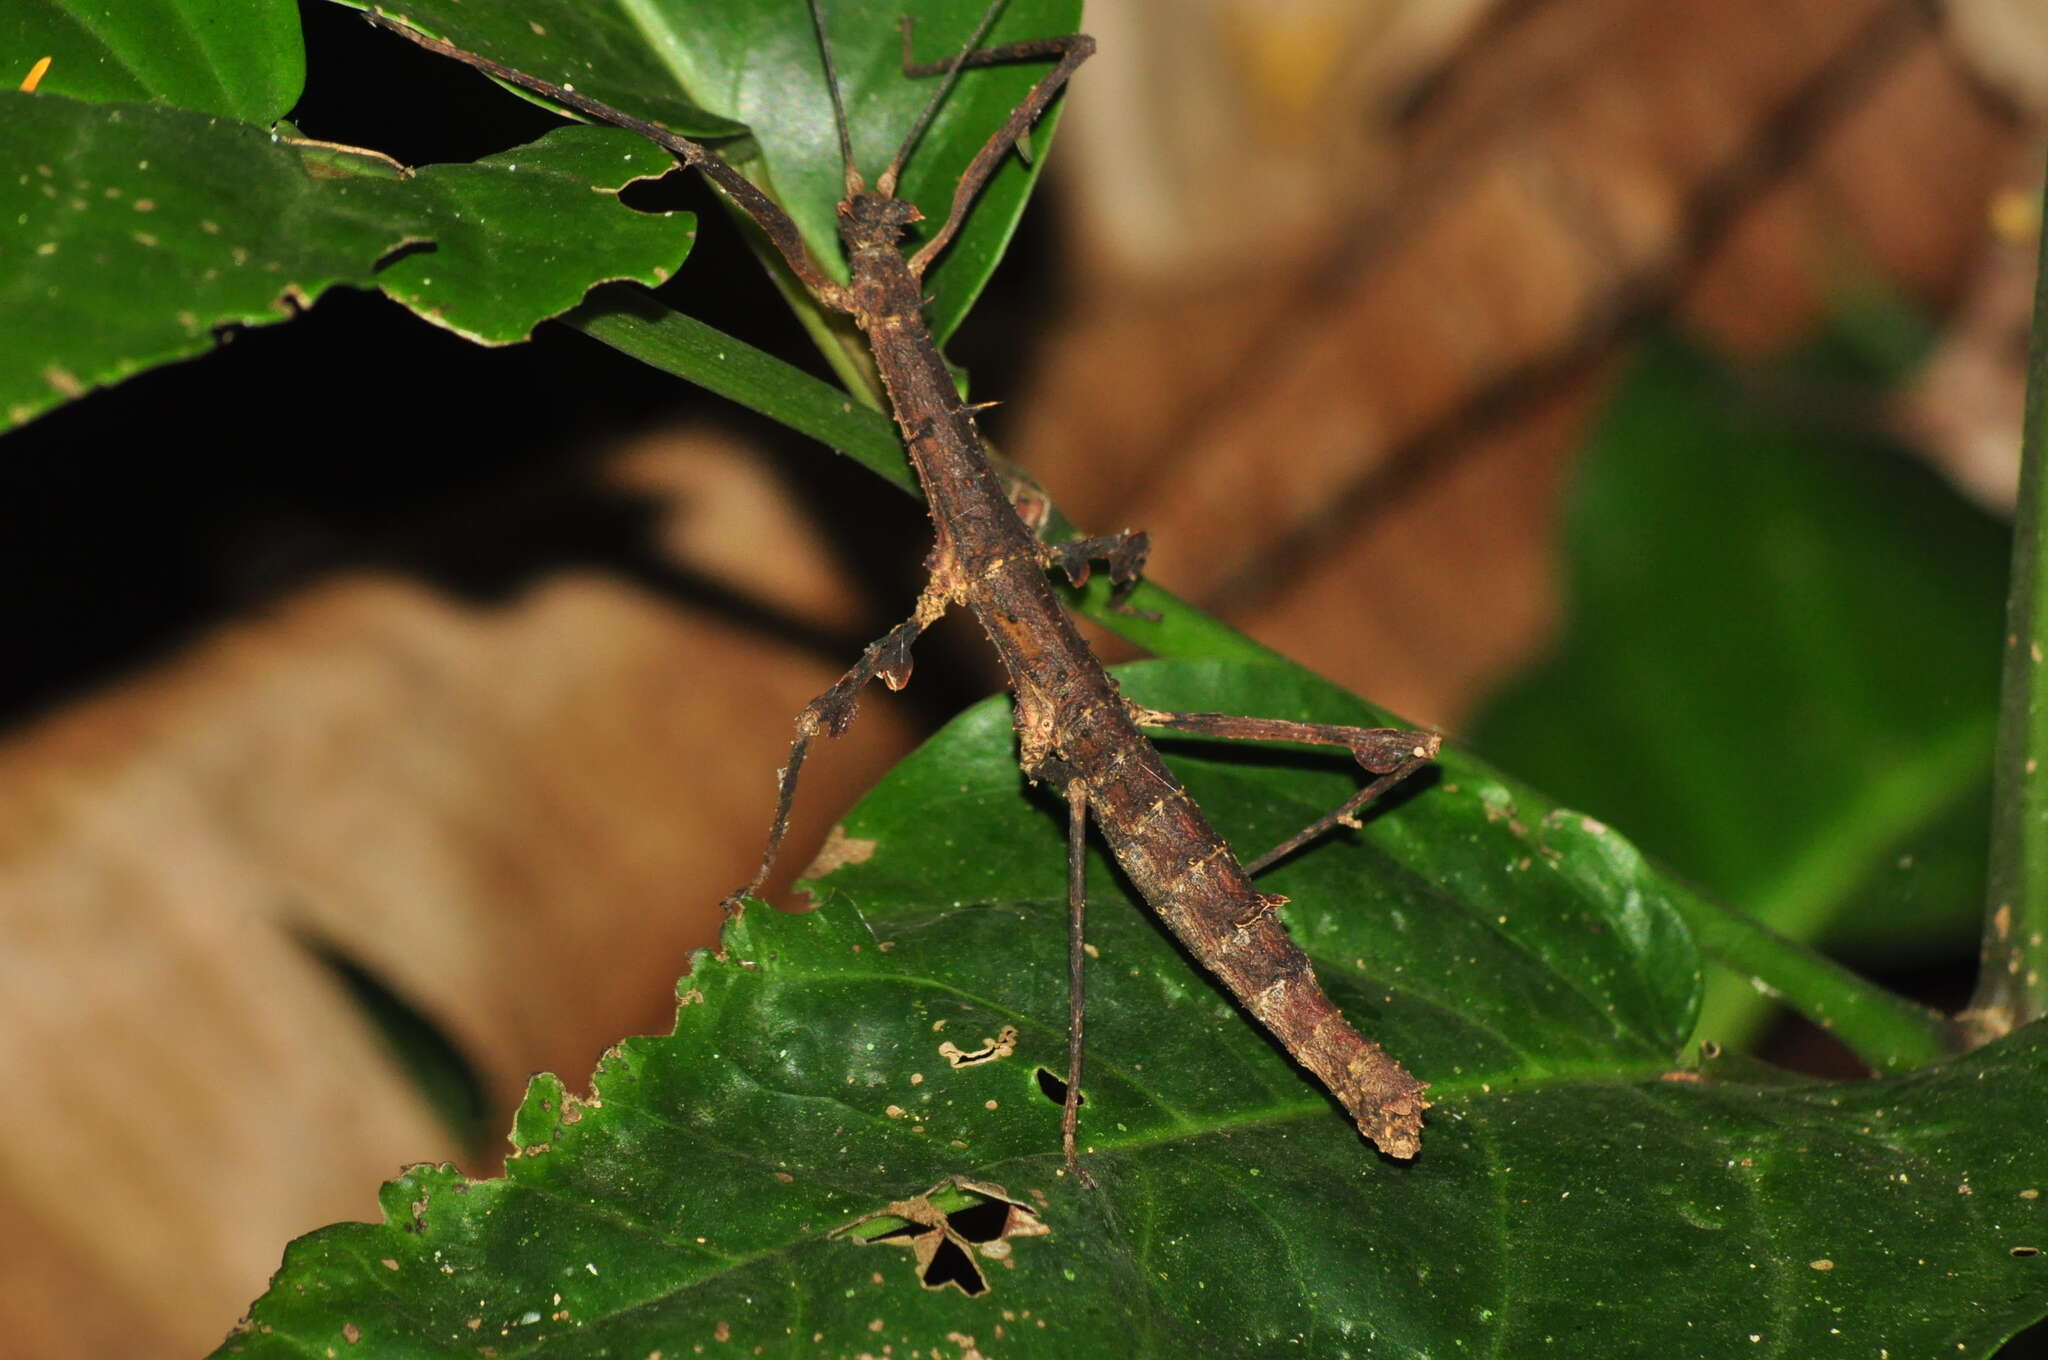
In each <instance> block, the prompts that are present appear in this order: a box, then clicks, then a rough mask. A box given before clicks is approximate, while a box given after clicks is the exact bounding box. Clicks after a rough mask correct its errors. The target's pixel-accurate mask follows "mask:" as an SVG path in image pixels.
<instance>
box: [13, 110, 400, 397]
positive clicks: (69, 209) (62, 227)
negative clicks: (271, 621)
mask: <svg viewBox="0 0 2048 1360" xmlns="http://www.w3.org/2000/svg"><path fill="white" fill-rule="evenodd" d="M0 140H4V143H5V145H6V147H7V149H8V157H9V161H10V169H9V170H8V172H7V174H6V181H7V183H8V185H9V192H8V193H7V194H6V196H5V198H4V200H0V308H4V310H5V314H6V316H7V325H6V327H5V328H4V329H0V415H4V417H5V424H10V425H11V424H19V423H20V422H22V421H24V420H27V419H28V418H30V417H31V416H33V415H34V414H36V413H37V412H38V411H41V410H44V409H46V408H48V407H50V406H54V405H56V404H57V403H58V402H60V401H62V400H65V399H66V398H70V397H75V396H78V395H80V394H81V393H83V392H84V391H85V390H86V389H88V388H91V387H96V386H101V385H103V384H106V383H111V382H115V381H118V380H119V379H121V378H124V377H127V376H128V375H129V374H131V373H135V372H137V371H139V370H141V369H144V368H148V367H150V366H152V365H155V364H160V363H165V362H168V361H170V360H172V359H180V358H184V357H186V356H188V355H192V354H201V353H204V352H205V351H207V350H208V349H210V348H212V346H213V344H214V339H213V335H214V330H215V328H216V327H219V326H223V325H256V324H261V323H263V322H270V321H281V320H284V319H285V318H286V317H289V316H291V315H293V314H294V311H295V310H296V309H297V308H298V307H300V306H303V305H304V304H305V303H307V302H309V301H311V300H312V299H313V298H315V297H317V296H318V295H319V294H320V293H321V292H323V291H324V290H326V289H327V288H330V287H332V286H333V285H335V284H337V283H354V284H358V285H366V284H368V283H370V282H371V281H372V279H373V277H374V274H375V270H376V266H377V262H378V261H379V260H380V259H382V258H383V257H384V256H385V255H387V254H389V253H390V252H391V251H393V250H395V249H397V248H398V247H399V246H401V245H404V244H405V243H407V242H412V241H422V240H425V239H426V237H427V235H428V225H427V223H426V220H425V218H424V216H423V215H422V214H421V213H420V212H419V211H418V210H417V209H416V208H415V207H413V206H412V205H411V204H409V203H408V202H407V201H406V198H407V196H406V195H405V194H403V193H402V192H400V191H399V190H398V186H396V185H395V184H391V183H387V182H384V181H379V180H370V179H357V178H335V179H325V180H319V179H315V178H313V177H312V176H311V175H309V174H308V173H307V172H306V168H305V166H304V164H303V163H302V162H301V161H300V159H299V157H298V155H297V154H296V153H295V152H294V151H293V150H292V148H290V147H288V146H284V145H281V144H279V143H278V142H276V141H275V140H273V138H272V136H271V134H270V133H269V132H267V131H265V130H263V129H261V128H257V127H254V126H251V125H250V124H247V123H238V122H234V121H232V120H229V119H225V118H216V117H213V116H210V115H207V114H203V113H194V112H191V111H189V110H185V109H176V108H168V107H164V106H161V105H151V104H88V103H82V102H80V101H78V100H74V99H67V98H65V97H63V96H61V95H54V94H42V93H38V94H32V95H25V94H17V93H13V92H10V91H0ZM281 224H287V225H281Z"/></svg>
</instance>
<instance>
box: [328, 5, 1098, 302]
mask: <svg viewBox="0 0 2048 1360" xmlns="http://www.w3.org/2000/svg"><path fill="white" fill-rule="evenodd" d="M341 3H344V4H348V5H349V6H350V7H351V8H356V9H361V8H368V6H367V5H365V4H362V3H359V2H358V0H341ZM987 7H988V6H987V3H986V0H826V2H825V5H824V9H825V12H826V22H827V27H828V30H829V33H830V36H831V40H832V48H833V55H834V58H835V62H836V65H837V68H838V72H839V79H840V84H841V86H842V88H843V91H844V94H845V100H846V109H847V116H848V121H849V123H850V125H851V131H852V134H853V146H854V158H855V160H856V161H857V162H858V164H859V166H860V168H861V170H862V171H863V173H865V174H866V176H867V177H868V178H869V179H870V180H872V179H873V178H874V177H875V176H876V175H877V174H879V173H880V172H881V170H882V167H883V166H884V165H886V164H887V163H888V161H889V158H890V157H891V156H892V155H893V154H894V153H895V150H896V146H897V144H898V143H899V142H900V141H901V140H902V139H903V137H904V135H905V134H906V133H907V132H909V130H910V128H911V125H912V124H913V123H914V122H916V120H917V115H918V111H919V110H920V109H921V108H922V107H923V106H924V103H925V101H926V100H927V99H929V98H930V96H931V94H932V92H933V89H934V88H935V85H936V82H935V81H933V80H929V79H918V78H912V77H909V76H906V75H904V74H903V69H902V43H901V38H900V36H899V33H898V28H897V24H898V21H899V20H900V19H902V18H903V17H904V16H906V15H907V16H911V17H913V18H914V19H915V20H916V22H917V27H916V50H917V56H918V59H919V60H920V61H934V60H938V59H940V58H943V57H950V56H951V55H952V54H953V53H954V52H955V51H956V50H957V49H958V47H959V45H960V44H961V43H962V42H963V41H964V40H965V39H966V37H967V35H968V34H969V33H971V32H972V31H973V29H974V25H975V23H976V21H977V20H979V19H980V18H981V15H982V13H983V11H984V10H986V9H987ZM377 8H378V9H380V10H382V11H383V12H385V13H387V14H391V15H393V16H396V17H402V18H404V19H405V20H406V21H408V22H410V23H412V24H414V25H416V26H417V27H418V28H420V29H421V30H422V31H424V32H427V33H430V34H432V35H434V36H435V37H440V38H446V39H447V40H448V41H450V42H453V43H454V44H455V45H456V46H458V47H463V48H467V49H469V50H471V51H475V52H480V53H482V54H484V55H485V56H489V57H492V58H494V59H496V60H498V61H500V62H503V63H504V64H506V65H508V66H511V67H514V68H515V69H518V70H522V71H525V72H527V73H528V74H530V75H535V76H539V77H540V78H542V79H544V80H551V81H553V82H555V83H556V84H562V85H570V86H573V87H574V88H575V89H576V90H578V91H579V92H581V93H584V94H587V95H589V96H591V97H592V98H594V99H598V100H602V101H603V102H605V103H608V104H611V105H613V106H614V107H617V108H620V109H623V110H625V111H626V112H628V113H633V114H637V115H639V116H640V117H643V118H651V119H654V120H656V121H658V122H664V123H666V124H668V125H669V126H670V127H672V128H673V129H674V130H675V131H677V132H681V133H685V134H690V135H702V136H705V137H707V138H713V139H720V140H718V141H717V143H716V144H717V145H718V148H719V150H720V151H721V152H722V153H723V154H724V155H726V156H727V157H728V158H729V159H731V160H733V161H735V162H736V163H738V164H739V165H740V166H741V168H742V170H743V171H744V172H745V173H746V174H747V175H748V176H749V177H750V178H752V179H754V180H755V181H756V182H757V183H759V184H760V185H761V186H762V187H763V188H764V189H766V190H767V191H768V193H769V194H770V195H771V196H772V197H774V198H775V199H776V200H778V201H779V202H780V203H781V204H782V205H783V207H784V209H785V210H786V211H787V212H788V213H789V215H790V216H791V217H792V218H793V219H794V220H795V221H796V224H797V227H798V229H799V230H800V231H801V232H802V234H803V237H804V240H805V243H806V244H807V245H808V246H809V247H810V249H811V253H812V254H813V255H815V256H816V257H817V258H818V259H819V260H821V261H824V262H826V265H827V267H828V268H830V269H833V270H834V271H835V272H839V273H841V274H842V276H843V268H842V266H841V265H840V263H839V261H840V259H841V256H840V249H839V235H838V227H837V221H838V212H837V210H838V204H839V200H840V199H841V198H842V197H844V195H845V192H846V190H845V183H844V179H843V176H842V172H841V167H840V163H839V148H838V143H837V141H836V139H835V137H834V134H833V130H832V115H831V104H830V99H829V97H828V95H827V93H826V89H825V80H824V68H823V66H822V64H821V62H820V60H819V55H818V39H817V35H816V33H815V32H814V31H813V29H812V26H811V18H810V13H809V11H808V10H807V9H806V7H805V5H804V3H803V0H774V3H768V4H764V3H761V0H691V2H690V3H683V0H651V2H649V0H633V2H631V3H628V0H601V3H591V2H590V0H525V2H524V3H522V4H520V5H519V6H517V7H516V9H515V8H511V7H505V6H496V7H492V6H479V5H476V4H474V3H463V0H406V3H403V4H400V3H396V0H391V2H389V3H379V4H378V5H377ZM1080 16H1081V6H1080V0H1011V3H1010V4H1009V5H1007V6H1006V7H1005V8H1004V10H1003V13H1002V14H1001V16H1000V17H999V18H998V20H997V23H996V26H995V28H994V30H992V32H991V33H990V35H989V38H988V39H987V41H989V42H991V43H1005V42H1015V41H1020V40H1023V39H1028V38H1045V37H1052V36H1056V35H1059V34H1065V33H1072V32H1074V31H1075V30H1076V29H1078V28H1079V27H1080ZM394 41H395V39H394ZM1045 69H1046V68H1045V64H1044V63H1042V62H1041V63H1036V64H1033V63H1025V64H1020V65H1006V66H997V67H992V68H989V69H986V70H976V71H971V72H968V73H967V74H966V75H964V76H963V77H962V79H961V82H960V84H959V87H958V88H957V89H956V90H955V91H954V92H953V94H952V95H951V96H950V97H949V98H948V99H947V100H946V102H945V105H944V106H943V107H942V108H941V109H940V110H939V114H938V117H937V119H936V121H935V122H934V123H933V124H932V126H931V127H930V129H928V130H927V131H926V133H925V134H924V137H923V138H922V140H921V141H920V142H919V144H918V148H917V154H916V155H914V156H913V157H912V158H911V159H910V162H909V163H908V166H907V167H906V172H905V175H904V179H903V184H902V189H901V195H900V196H901V197H903V198H905V199H908V200H909V201H911V202H913V203H915V204H917V206H918V207H919V208H920V209H921V210H922V211H923V213H924V215H925V217H926V219H927V220H928V221H929V222H932V223H939V222H943V221H945V219H946V213H947V210H948V208H949V206H950V204H951V202H952V196H953V188H954V185H955V184H957V183H958V182H959V179H960V175H961V172H962V171H964V170H965V169H966V168H967V163H968V162H969V161H970V160H972V159H973V157H974V154H975V153H976V152H977V151H979V150H980V149H981V146H982V143H983V142H984V141H986V140H987V138H988V135H989V134H990V133H991V132H993V131H994V130H995V129H996V128H997V127H998V126H1000V125H1001V123H1002V121H1003V118H1004V117H1005V115H1007V114H1008V113H1009V111H1010V109H1011V108H1012V107H1014V106H1015V105H1016V104H1017V102H1018V101H1019V100H1021V99H1022V98H1023V97H1024V94H1025V92H1026V91H1027V90H1029V89H1030V88H1031V85H1032V83H1033V82H1034V81H1036V80H1037V79H1038V78H1039V77H1040V76H1042V75H1043V74H1044V73H1045ZM1057 116H1058V111H1057V109H1055V110H1054V111H1053V112H1052V113H1051V114H1050V115H1049V116H1048V117H1047V118H1045V119H1044V120H1042V121H1041V123H1040V125H1039V131H1038V132H1037V134H1036V136H1037V138H1038V140H1039V141H1040V142H1041V143H1042V142H1043V141H1044V140H1045V139H1046V138H1049V137H1050V136H1051V134H1052V129H1053V126H1054V124H1055V122H1056V120H1057ZM742 132H744V133H745V134H746V136H744V137H740V138H735V134H738V133H742ZM1037 164H1038V162H1037V160H1036V158H1033V160H1032V161H1031V162H1030V163H1026V162H1025V161H1024V160H1022V159H1021V158H1020V157H1017V156H1012V157H1010V158H1009V160H1008V162H1007V163H1006V164H1005V165H1004V166H1003V168H1002V169H1001V170H1000V171H999V172H998V173H997V174H996V175H995V176H994V178H993V179H991V181H990V182H989V186H988V188H987V189H986V190H985V191H984V192H983V194H982V196H981V198H980V199H979V200H977V202H976V203H975V206H974V211H973V213H972V214H971V215H970V217H969V218H968V221H967V225H966V226H965V228H964V229H963V230H962V232H961V235H960V236H959V238H958V239H956V240H955V242H954V244H953V245H952V247H951V248H950V249H949V250H948V251H947V252H946V255H945V257H944V258H943V259H942V260H940V261H939V262H938V263H937V264H936V265H935V266H934V268H933V269H932V271H931V273H930V274H928V275H927V276H926V280H925V282H926V292H927V293H928V294H929V295H930V296H931V298H932V305H931V306H930V307H929V308H928V309H927V313H926V315H927V318H928V319H929V321H930V323H931V326H932V331H933V333H934V334H935V335H937V336H939V337H940V338H941V339H942V340H943V339H944V338H945V337H946V336H947V335H949V334H950V333H951V332H952V330H953V328H954V327H955V326H957V325H958V324H959V323H960V320H961V318H962V317H964V316H965V315H966V314H967V311H968V309H969V308H970V307H972V306H973V304H974V300H975V298H976V297H978V296H979V295H980V293H981V289H982V286H983V285H984V284H985V283H986V282H987V281H988V276H989V275H990V273H992V272H993V271H994V269H995V265H996V261H997V260H998V259H999V258H1000V257H1001V255H1002V252H1003V248H1004V247H1005V246H1006V245H1007V244H1008V243H1009V239H1010V235H1011V233H1012V232H1013V231H1014V230H1015V229H1016V224H1017V218H1018V216H1019V215H1020V214H1021V213H1022V212H1023V209H1024V202H1025V200H1026V198H1028V197H1029V195H1030V192H1031V188H1032V186H1033V184H1034V183H1035V182H1036V180H1037V173H1038V172H1037Z"/></svg>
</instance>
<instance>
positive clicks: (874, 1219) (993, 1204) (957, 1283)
mask: <svg viewBox="0 0 2048 1360" xmlns="http://www.w3.org/2000/svg"><path fill="white" fill-rule="evenodd" d="M1051 1231H1052V1230H1051V1229H1050V1228H1048V1227H1046V1225H1045V1223H1044V1221H1043V1220H1042V1219H1040V1218H1039V1217H1038V1215H1037V1214H1036V1213H1035V1212H1033V1211H1032V1209H1031V1208H1030V1207H1029V1206H1028V1205H1025V1204H1022V1203H1020V1202H1018V1201H1017V1200H1014V1199H1011V1198H1010V1197H1009V1194H1008V1193H1007V1192H1006V1191H1005V1190H1004V1189H1003V1187H1001V1186H1000V1185H984V1184H980V1183H977V1182H973V1181H967V1180H963V1179H961V1178H960V1177H958V1176H954V1177H950V1178H948V1179H946V1180H943V1181H940V1182H939V1183H938V1184H937V1185H935V1186H933V1187H932V1188H931V1189H929V1190H927V1191H925V1192H924V1193H923V1194H921V1195H913V1196H911V1197H910V1198H909V1199H905V1200H898V1201H897V1202H896V1203H894V1204H891V1205H890V1206H888V1207H887V1208H886V1209H882V1210H880V1211H878V1212H876V1213H872V1214H867V1215H865V1216H863V1217H861V1218H857V1219H855V1220H854V1221H853V1222H851V1223H849V1224H847V1225H846V1226H845V1227H843V1228H838V1229H835V1230H834V1231H833V1233H832V1236H834V1237H844V1238H847V1239H848V1240H850V1241H852V1242H853V1243H854V1244H855V1245H858V1246H864V1247H873V1246H891V1247H908V1248H910V1253H911V1260H912V1261H913V1262H914V1263H915V1267H916V1271H917V1282H918V1283H919V1284H920V1285H922V1286H924V1287H925V1288H926V1289H944V1288H946V1287H947V1286H948V1285H951V1286H952V1287H953V1288H955V1289H958V1290H959V1291H960V1292H961V1293H962V1294H965V1295H967V1296H968V1297H969V1298H973V1297H975V1296H977V1295H980V1294H984V1293H987V1292H988V1288H989V1284H988V1280H987V1278H986V1277H985V1276H983V1275H982V1273H981V1268H980V1266H979V1265H978V1264H977V1263H976V1261H975V1259H974V1258H975V1257H976V1256H977V1255H979V1256H984V1257H987V1258H988V1259H989V1260H991V1261H1007V1260H1008V1259H1009V1256H1010V1250H1011V1243H1012V1242H1013V1241H1015V1240H1016V1239H1017V1238H1020V1237H1044V1236H1045V1235H1046V1234H1047V1233H1049V1232H1051Z"/></svg>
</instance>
